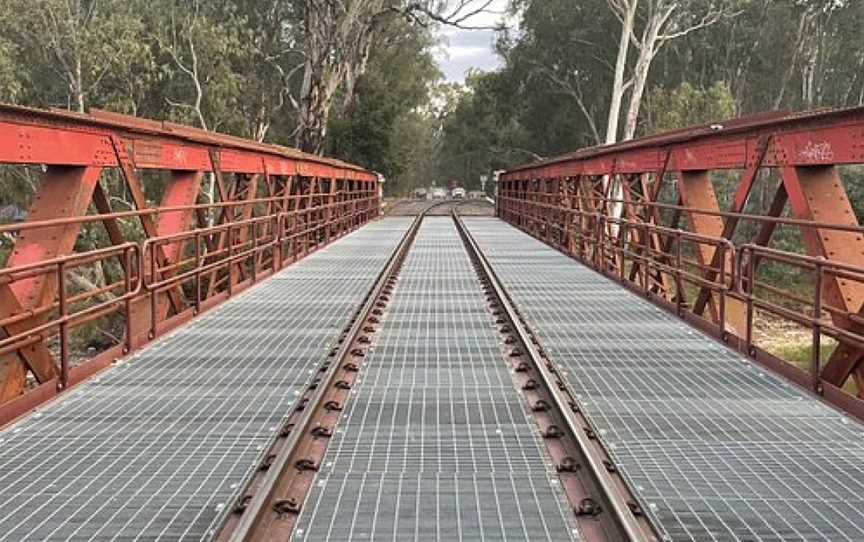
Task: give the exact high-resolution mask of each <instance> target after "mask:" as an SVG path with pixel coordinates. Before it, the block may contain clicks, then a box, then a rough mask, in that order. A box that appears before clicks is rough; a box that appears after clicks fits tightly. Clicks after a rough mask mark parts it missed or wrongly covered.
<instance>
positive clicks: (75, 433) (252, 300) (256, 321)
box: [0, 218, 411, 542]
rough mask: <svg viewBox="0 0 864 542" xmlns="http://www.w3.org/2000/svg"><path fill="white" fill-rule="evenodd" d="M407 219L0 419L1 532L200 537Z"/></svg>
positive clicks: (35, 536)
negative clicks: (14, 416)
mask: <svg viewBox="0 0 864 542" xmlns="http://www.w3.org/2000/svg"><path fill="white" fill-rule="evenodd" d="M410 223H411V219H409V218H393V219H385V220H383V221H378V222H376V223H374V224H371V225H369V226H367V227H365V228H363V229H361V230H360V231H357V232H354V233H352V234H350V235H348V236H347V237H345V238H343V239H341V240H339V241H337V242H335V243H334V244H332V245H330V246H328V247H326V248H324V249H322V250H321V251H319V252H316V253H315V254H313V255H311V256H309V257H308V258H306V259H304V260H302V261H300V262H298V263H297V264H295V265H292V266H291V267H289V268H287V269H286V270H284V271H283V272H281V273H280V274H278V275H277V276H275V277H272V278H271V279H269V280H267V281H265V282H263V283H262V284H260V285H258V286H257V287H256V288H253V289H251V290H250V291H247V292H245V293H243V294H241V295H238V296H237V297H236V298H234V299H232V300H229V301H228V302H226V303H225V304H223V305H221V306H220V307H218V308H216V309H214V310H212V311H211V312H209V313H207V314H205V315H203V316H201V317H200V318H199V319H197V320H194V321H193V322H191V323H190V324H188V325H186V326H184V327H183V328H181V329H179V330H177V331H176V332H174V333H173V334H171V335H169V336H166V337H165V338H163V339H161V340H159V341H158V342H156V343H155V344H153V345H152V346H150V347H148V348H145V349H144V350H142V351H140V352H138V353H137V354H135V355H134V356H132V357H131V358H130V359H129V360H128V361H126V362H124V363H123V364H122V365H119V366H116V367H114V368H112V369H110V370H108V371H106V372H105V373H104V374H102V375H100V376H99V377H97V378H95V379H91V380H90V381H88V382H86V383H84V384H82V385H81V386H79V387H77V388H76V389H74V390H71V391H70V392H68V393H67V394H64V395H63V396H62V398H60V399H59V400H57V401H55V402H53V403H51V404H49V405H47V406H45V407H44V408H42V409H41V410H40V411H39V412H36V413H33V414H31V415H29V416H27V417H26V418H24V419H23V420H21V421H19V422H18V423H16V424H14V425H13V426H11V427H8V428H6V429H5V430H4V431H2V432H0V465H3V469H2V471H0V510H2V515H0V540H4V541H5V540H9V541H15V542H17V541H20V540H44V539H68V540H71V539H76V540H92V539H99V538H123V539H130V540H131V539H148V540H153V539H157V538H166V539H172V540H178V539H189V540H199V539H202V538H206V537H207V535H208V533H209V532H210V531H211V529H213V528H214V526H215V524H216V522H217V521H218V520H219V517H220V513H221V512H222V510H223V509H224V508H225V507H226V505H229V503H230V502H231V501H232V497H233V495H234V494H235V493H236V492H237V491H239V489H238V488H239V484H241V483H242V482H243V480H244V479H246V478H247V476H248V475H249V474H250V472H251V470H252V469H253V468H254V466H255V465H256V464H257V462H258V460H259V456H260V455H261V453H262V450H263V449H264V447H265V446H266V444H267V443H268V441H269V439H270V438H271V436H272V435H273V434H274V432H275V431H276V427H277V426H278V425H279V423H280V420H281V419H282V418H283V417H284V416H285V415H286V413H287V412H288V411H289V407H290V406H291V404H292V403H293V402H294V401H295V400H296V398H297V395H298V394H299V393H300V391H301V389H303V387H304V385H305V384H306V383H307V382H308V381H309V379H310V373H311V372H312V371H313V368H314V367H315V366H316V365H317V364H318V362H320V361H321V360H323V359H324V357H325V356H326V352H327V351H328V350H329V348H330V345H331V344H332V343H333V342H334V341H335V339H336V337H337V335H338V333H339V331H340V330H341V329H342V328H343V327H344V326H345V325H346V324H347V322H348V320H349V319H350V316H351V313H352V312H353V311H354V310H356V309H357V307H358V306H359V304H360V302H361V301H362V299H363V296H364V295H365V293H366V292H367V291H368V289H369V288H370V287H371V286H372V284H373V282H374V280H375V278H376V276H377V274H378V273H379V272H380V270H381V268H382V267H383V266H384V264H385V262H386V260H387V258H388V257H389V255H390V254H391V253H392V251H393V249H394V248H395V247H396V245H397V244H398V242H399V240H400V238H401V237H402V235H403V233H404V232H405V231H406V230H407V228H408V226H409V224H410Z"/></svg>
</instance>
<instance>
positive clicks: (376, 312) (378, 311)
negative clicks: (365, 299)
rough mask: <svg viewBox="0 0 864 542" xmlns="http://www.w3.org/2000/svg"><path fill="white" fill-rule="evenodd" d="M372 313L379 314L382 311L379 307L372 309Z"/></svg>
mask: <svg viewBox="0 0 864 542" xmlns="http://www.w3.org/2000/svg"><path fill="white" fill-rule="evenodd" d="M372 314H374V315H375V316H381V315H382V314H384V312H383V311H382V310H381V309H372Z"/></svg>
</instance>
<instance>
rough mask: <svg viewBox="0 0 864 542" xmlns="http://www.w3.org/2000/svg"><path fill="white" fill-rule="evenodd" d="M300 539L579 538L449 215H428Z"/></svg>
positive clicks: (302, 519)
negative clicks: (574, 531) (566, 517)
mask: <svg viewBox="0 0 864 542" xmlns="http://www.w3.org/2000/svg"><path fill="white" fill-rule="evenodd" d="M361 378H362V380H361V382H360V383H359V384H358V385H357V386H356V387H355V389H354V390H353V391H352V394H353V396H352V397H351V399H350V401H349V403H348V406H347V409H346V412H345V414H344V418H343V420H342V421H340V423H339V426H338V428H337V430H336V435H335V437H334V439H333V441H332V442H331V444H330V446H329V448H328V452H327V456H326V458H325V460H324V463H323V466H322V469H321V472H319V474H318V480H317V482H316V484H315V487H314V488H313V490H312V492H311V494H310V496H309V498H308V499H307V501H306V504H305V506H304V510H303V512H302V513H301V517H300V520H299V523H298V529H297V531H296V539H298V540H336V541H338V540H399V541H403V540H439V541H454V540H572V537H574V536H575V534H574V533H572V531H571V528H570V527H569V526H568V525H567V523H566V520H565V519H564V512H563V511H562V509H563V507H564V502H563V498H564V497H563V494H562V493H561V492H560V491H558V490H557V489H556V486H557V483H558V479H557V474H556V473H555V472H554V471H552V470H550V468H549V466H548V465H547V464H546V461H545V458H544V452H543V450H542V443H541V442H540V441H539V437H538V433H537V429H536V426H535V425H534V423H533V422H532V421H530V420H529V419H528V417H527V414H526V411H525V410H524V408H523V405H522V402H521V400H520V397H519V394H518V392H517V391H516V389H515V388H514V386H513V381H512V379H511V375H510V371H509V369H508V366H507V363H506V361H505V360H504V359H503V358H502V352H501V349H500V344H499V339H498V332H497V330H496V329H495V327H494V326H493V323H492V320H491V315H490V313H489V312H488V310H487V308H486V301H485V297H484V295H483V293H482V291H481V287H480V282H479V280H478V279H477V277H476V275H475V274H474V271H473V268H472V266H471V262H470V260H469V258H468V254H467V253H466V251H465V248H464V247H463V245H462V241H461V239H460V237H459V234H458V233H457V231H456V228H455V225H454V223H453V220H452V219H451V218H449V217H427V218H426V219H425V220H424V221H423V224H422V225H421V228H420V231H419V232H418V235H417V237H416V239H415V241H414V245H413V246H412V248H411V250H410V252H409V254H408V256H407V259H406V261H405V263H404V266H403V268H402V272H401V275H400V277H399V280H398V282H397V286H396V288H395V290H394V292H393V294H392V296H391V301H390V304H389V307H388V310H387V313H386V317H385V320H384V322H383V325H382V328H381V332H380V335H379V336H378V338H377V339H376V343H375V346H374V349H373V351H372V353H371V355H370V356H368V358H367V361H366V364H365V366H364V368H363V372H362V377H361Z"/></svg>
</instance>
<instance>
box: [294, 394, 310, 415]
mask: <svg viewBox="0 0 864 542" xmlns="http://www.w3.org/2000/svg"><path fill="white" fill-rule="evenodd" d="M308 403H309V398H308V397H304V398H302V399H300V402H299V403H297V408H295V409H294V410H296V411H297V412H300V411H301V410H303V409H304V408H306V405H307V404H308Z"/></svg>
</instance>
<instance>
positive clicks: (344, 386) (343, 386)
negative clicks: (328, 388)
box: [333, 380, 351, 390]
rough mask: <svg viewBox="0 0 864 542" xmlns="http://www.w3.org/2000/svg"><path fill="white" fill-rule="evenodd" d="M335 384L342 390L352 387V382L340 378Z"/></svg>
mask: <svg viewBox="0 0 864 542" xmlns="http://www.w3.org/2000/svg"><path fill="white" fill-rule="evenodd" d="M333 385H334V386H336V387H337V388H339V389H340V390H350V389H351V384H350V383H349V382H347V381H345V380H339V381H337V382H336V383H335V384H333Z"/></svg>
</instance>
